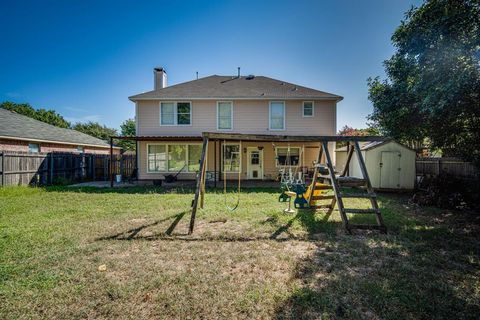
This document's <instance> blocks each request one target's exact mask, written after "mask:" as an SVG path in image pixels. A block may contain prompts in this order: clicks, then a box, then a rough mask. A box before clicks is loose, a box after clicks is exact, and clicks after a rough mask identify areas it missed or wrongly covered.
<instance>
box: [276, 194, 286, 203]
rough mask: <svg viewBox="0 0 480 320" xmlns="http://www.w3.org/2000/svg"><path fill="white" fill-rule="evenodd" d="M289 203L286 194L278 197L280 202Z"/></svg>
mask: <svg viewBox="0 0 480 320" xmlns="http://www.w3.org/2000/svg"><path fill="white" fill-rule="evenodd" d="M287 201H288V196H287V195H286V194H285V192H282V193H281V194H280V196H279V197H278V202H287Z"/></svg>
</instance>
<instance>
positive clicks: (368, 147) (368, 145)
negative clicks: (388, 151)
mask: <svg viewBox="0 0 480 320" xmlns="http://www.w3.org/2000/svg"><path fill="white" fill-rule="evenodd" d="M387 143H396V144H399V145H401V146H402V147H404V148H407V149H409V150H412V151H415V150H413V149H412V148H409V147H407V146H405V145H403V144H401V143H399V142H397V141H395V140H393V139H388V140H385V141H372V142H367V143H364V144H363V145H360V150H362V151H364V150H371V149H375V148H377V147H380V146H382V145H384V144H387ZM335 151H340V152H341V151H345V152H346V151H347V147H346V146H345V147H341V148H338V149H336V150H335Z"/></svg>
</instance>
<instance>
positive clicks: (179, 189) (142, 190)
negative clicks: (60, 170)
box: [44, 186, 280, 195]
mask: <svg viewBox="0 0 480 320" xmlns="http://www.w3.org/2000/svg"><path fill="white" fill-rule="evenodd" d="M44 189H45V190H46V191H47V192H74V193H98V194H102V193H103V194H104V193H118V194H172V193H173V194H175V193H177V194H192V195H193V194H195V188H194V187H192V186H162V187H156V186H141V187H139V186H131V187H116V188H99V187H73V186H50V187H44ZM206 192H207V193H212V194H222V193H223V190H222V189H221V188H206ZM227 192H228V193H236V191H235V190H231V189H229V190H228V191H227ZM241 193H242V194H252V193H271V194H280V191H279V189H277V188H271V187H251V188H245V189H242V190H241Z"/></svg>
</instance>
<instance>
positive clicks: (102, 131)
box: [72, 121, 117, 141]
mask: <svg viewBox="0 0 480 320" xmlns="http://www.w3.org/2000/svg"><path fill="white" fill-rule="evenodd" d="M72 129H73V130H77V131H80V132H83V133H85V134H88V135H91V136H93V137H96V138H98V139H102V140H105V141H109V139H110V137H111V136H116V135H117V130H116V129H113V128H108V127H107V126H105V125H101V124H100V123H98V122H92V121H89V122H85V123H80V122H78V123H76V124H75V125H74V126H73V127H72Z"/></svg>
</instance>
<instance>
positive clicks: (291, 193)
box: [284, 191, 297, 198]
mask: <svg viewBox="0 0 480 320" xmlns="http://www.w3.org/2000/svg"><path fill="white" fill-rule="evenodd" d="M284 193H285V194H286V195H287V197H289V198H291V197H296V196H297V193H296V192H293V191H285V192H284Z"/></svg>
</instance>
